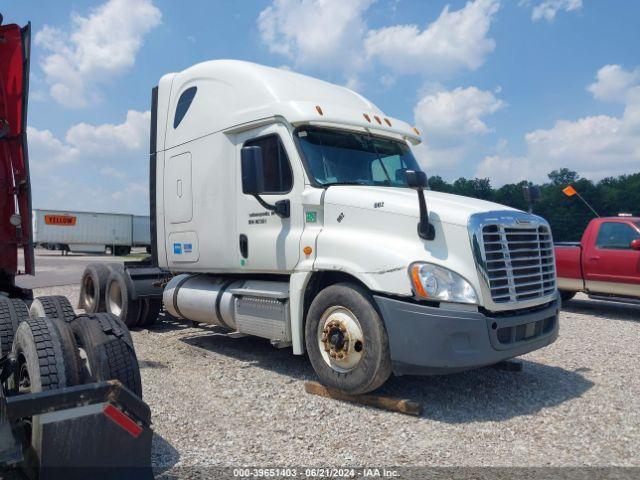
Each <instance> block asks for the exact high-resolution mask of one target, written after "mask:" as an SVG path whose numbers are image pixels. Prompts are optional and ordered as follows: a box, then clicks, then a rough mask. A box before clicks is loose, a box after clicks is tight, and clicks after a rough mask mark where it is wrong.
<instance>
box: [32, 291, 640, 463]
mask: <svg viewBox="0 0 640 480" xmlns="http://www.w3.org/2000/svg"><path fill="white" fill-rule="evenodd" d="M77 290H78V289H77V287H76V286H67V287H52V288H43V289H38V290H37V291H36V294H38V295H45V294H63V295H67V296H68V297H69V298H70V300H71V301H72V302H77V297H78V291H77ZM560 328H561V333H560V338H559V339H558V341H557V342H556V343H554V344H553V345H551V346H549V347H547V348H545V349H542V350H538V351H536V352H533V353H531V354H528V355H526V356H524V357H522V360H523V363H524V368H523V371H522V372H519V373H511V372H503V371H498V370H495V369H491V368H484V369H480V370H476V371H472V372H465V373H460V374H455V375H449V376H443V377H401V378H392V379H391V380H390V381H389V382H388V383H387V384H386V385H385V386H384V387H383V388H382V390H381V393H386V394H389V395H394V396H399V397H402V398H407V399H411V400H415V401H419V402H422V404H423V410H424V411H423V414H422V416H421V417H419V418H415V417H410V416H405V415H401V414H398V413H391V412H386V411H380V410H376V409H373V408H368V407H364V406H358V405H351V404H345V403H340V402H336V401H333V400H330V399H324V398H321V397H316V396H311V395H308V394H306V393H305V392H304V389H303V381H305V380H312V379H314V378H315V377H314V373H313V370H312V368H311V366H310V364H309V362H308V360H307V358H306V357H296V356H294V355H293V354H292V353H291V351H290V349H284V350H276V349H274V348H273V347H271V345H270V344H269V343H268V342H267V341H266V340H261V339H256V338H252V337H245V338H239V339H230V338H228V337H226V336H224V335H223V334H221V333H220V332H219V331H218V330H216V329H215V328H213V327H192V326H189V325H183V324H177V323H169V322H163V323H160V324H158V325H157V326H155V327H154V328H153V329H152V330H139V331H134V332H133V339H134V342H135V345H136V351H137V354H138V359H139V361H140V364H141V367H142V379H143V389H144V399H145V400H146V401H147V402H148V403H149V405H150V406H151V410H152V412H153V422H154V430H155V433H156V437H155V440H154V452H153V462H154V465H156V466H157V467H162V468H163V469H165V468H171V467H180V466H208V465H216V466H239V465H251V466H280V467H283V466H300V465H305V466H306V465H315V466H370V465H376V466H385V465H388V466H397V465H411V466H584V465H589V466H635V467H640V413H639V412H640V378H639V377H638V373H639V368H640V348H639V344H640V307H632V306H625V305H618V304H610V303H604V302H595V301H591V300H587V299H586V297H584V296H578V297H577V299H576V300H574V301H572V302H569V303H567V305H566V308H565V310H564V311H563V312H562V318H561V324H560Z"/></svg>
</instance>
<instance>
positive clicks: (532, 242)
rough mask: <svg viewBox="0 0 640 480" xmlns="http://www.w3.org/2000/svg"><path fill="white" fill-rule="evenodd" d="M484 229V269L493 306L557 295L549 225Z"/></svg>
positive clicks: (494, 225) (493, 225) (496, 225)
mask: <svg viewBox="0 0 640 480" xmlns="http://www.w3.org/2000/svg"><path fill="white" fill-rule="evenodd" d="M528 223H531V222H528ZM481 228H482V234H481V238H482V246H483V249H484V252H483V253H484V255H483V256H484V267H485V268H484V269H485V273H486V280H487V283H488V287H489V290H490V292H491V298H492V300H493V302H494V303H508V302H520V301H524V300H535V299H537V298H540V297H546V296H548V295H552V294H554V293H555V291H556V274H555V259H554V254H553V240H552V237H551V230H550V229H549V226H548V225H543V224H537V223H536V224H534V225H527V226H518V225H517V224H511V225H503V224H484V225H483V226H482V227H481Z"/></svg>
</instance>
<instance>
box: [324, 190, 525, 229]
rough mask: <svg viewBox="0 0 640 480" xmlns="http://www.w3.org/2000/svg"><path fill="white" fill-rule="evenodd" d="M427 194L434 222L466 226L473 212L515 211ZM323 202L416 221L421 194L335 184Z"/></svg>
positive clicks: (452, 196)
mask: <svg viewBox="0 0 640 480" xmlns="http://www.w3.org/2000/svg"><path fill="white" fill-rule="evenodd" d="M424 194H425V198H426V201H427V209H428V210H429V219H430V221H432V222H442V223H449V224H452V225H460V226H464V227H466V226H467V223H468V221H469V217H470V216H471V215H473V214H474V213H480V212H490V211H496V210H502V211H504V210H514V211H516V209H514V208H511V207H506V206H504V205H500V204H499V203H494V202H487V201H485V200H478V199H475V198H470V197H463V196H461V195H452V194H449V193H440V192H433V191H430V190H427V191H425V192H424ZM324 202H325V204H331V205H343V206H345V207H355V208H362V209H365V210H378V211H381V212H386V213H394V214H397V215H405V216H411V217H416V218H418V217H419V214H420V209H419V206H418V195H417V193H416V192H415V191H414V190H412V189H410V188H397V187H369V186H353V185H336V186H332V187H329V188H328V189H327V192H326V194H325V198H324Z"/></svg>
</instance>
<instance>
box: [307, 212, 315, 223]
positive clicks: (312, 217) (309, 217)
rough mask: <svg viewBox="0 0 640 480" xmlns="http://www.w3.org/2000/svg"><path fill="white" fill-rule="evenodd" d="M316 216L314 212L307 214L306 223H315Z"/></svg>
mask: <svg viewBox="0 0 640 480" xmlns="http://www.w3.org/2000/svg"><path fill="white" fill-rule="evenodd" d="M316 221H317V214H316V212H307V223H316Z"/></svg>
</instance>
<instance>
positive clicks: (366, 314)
mask: <svg viewBox="0 0 640 480" xmlns="http://www.w3.org/2000/svg"><path fill="white" fill-rule="evenodd" d="M305 343H306V347H307V352H308V354H309V359H310V360H311V364H312V365H313V368H314V370H315V371H316V373H317V374H318V376H319V377H320V380H321V381H322V383H323V384H325V385H327V386H328V387H333V388H336V389H339V390H342V391H343V392H346V393H350V394H362V393H366V392H370V391H372V390H375V389H376V388H378V387H379V386H380V385H382V384H383V383H384V382H385V381H386V380H387V379H388V378H389V375H391V357H390V355H389V340H388V338H387V331H386V330H385V328H384V324H383V323H382V319H381V318H380V315H378V312H377V311H376V309H375V307H374V306H373V301H372V299H371V295H369V293H368V292H367V290H366V289H364V288H362V287H360V286H359V285H355V284H350V283H339V284H336V285H332V286H330V287H327V288H325V289H324V290H322V291H321V292H320V293H319V294H318V295H317V296H316V298H315V299H314V300H313V302H312V303H311V306H310V308H309V312H308V313H307V321H306V325H305Z"/></svg>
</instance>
